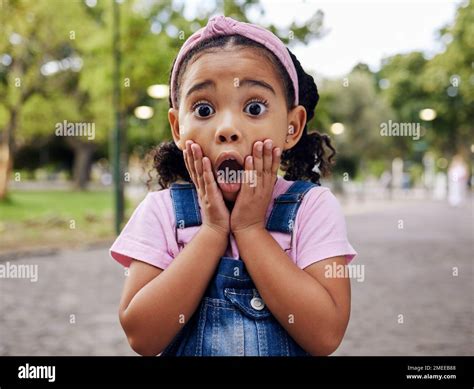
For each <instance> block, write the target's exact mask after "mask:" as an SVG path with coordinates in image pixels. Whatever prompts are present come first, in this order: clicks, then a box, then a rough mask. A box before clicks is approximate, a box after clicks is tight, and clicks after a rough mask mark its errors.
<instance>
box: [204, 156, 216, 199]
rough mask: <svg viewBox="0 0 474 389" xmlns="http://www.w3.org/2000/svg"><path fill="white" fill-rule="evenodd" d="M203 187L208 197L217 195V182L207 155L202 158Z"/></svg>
mask: <svg viewBox="0 0 474 389" xmlns="http://www.w3.org/2000/svg"><path fill="white" fill-rule="evenodd" d="M202 168H203V178H204V188H205V192H206V196H208V198H210V197H212V196H216V195H217V183H216V181H215V180H214V175H213V174H212V170H211V160H210V159H209V158H208V157H203V158H202Z"/></svg>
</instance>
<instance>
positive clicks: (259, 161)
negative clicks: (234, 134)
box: [252, 141, 263, 186]
mask: <svg viewBox="0 0 474 389" xmlns="http://www.w3.org/2000/svg"><path fill="white" fill-rule="evenodd" d="M252 163H253V168H254V169H255V171H256V172H255V173H256V175H257V186H258V185H261V184H262V182H261V181H262V169H263V142H260V141H257V142H255V143H254V145H253V158H252Z"/></svg>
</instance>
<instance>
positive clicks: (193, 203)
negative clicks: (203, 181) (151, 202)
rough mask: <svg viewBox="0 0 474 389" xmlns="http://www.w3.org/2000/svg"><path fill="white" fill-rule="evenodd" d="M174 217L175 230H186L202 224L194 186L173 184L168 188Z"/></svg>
mask: <svg viewBox="0 0 474 389" xmlns="http://www.w3.org/2000/svg"><path fill="white" fill-rule="evenodd" d="M170 193H171V200H172V202H173V208H174V214H175V217H176V228H187V227H193V226H199V225H201V224H202V221H201V213H200V211H199V201H198V197H197V192H196V188H195V187H194V184H191V183H186V184H178V183H173V184H171V187H170Z"/></svg>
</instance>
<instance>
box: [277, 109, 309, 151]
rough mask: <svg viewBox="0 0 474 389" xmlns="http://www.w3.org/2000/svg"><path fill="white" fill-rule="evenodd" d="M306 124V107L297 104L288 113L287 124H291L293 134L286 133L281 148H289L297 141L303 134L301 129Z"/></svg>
mask: <svg viewBox="0 0 474 389" xmlns="http://www.w3.org/2000/svg"><path fill="white" fill-rule="evenodd" d="M305 125H306V109H305V107H303V106H302V105H298V106H296V107H295V108H293V109H292V110H291V111H290V112H289V113H288V126H293V134H287V136H286V139H287V140H288V143H286V142H285V145H284V147H283V150H288V149H291V148H292V147H293V146H294V145H295V144H297V143H298V141H299V140H300V138H301V136H302V135H303V129H304V126H305Z"/></svg>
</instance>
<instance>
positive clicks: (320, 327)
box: [234, 227, 351, 355]
mask: <svg viewBox="0 0 474 389" xmlns="http://www.w3.org/2000/svg"><path fill="white" fill-rule="evenodd" d="M234 236H235V239H236V241H237V245H238V247H239V252H240V255H241V257H242V259H243V260H244V262H245V265H246V267H247V269H248V271H249V273H250V275H251V277H252V279H253V281H254V283H255V285H256V287H257V289H258V291H259V292H260V294H261V296H262V298H263V300H264V302H265V304H266V305H267V306H268V308H269V309H270V311H271V312H272V313H273V315H274V316H275V318H276V319H277V320H278V322H279V323H280V324H281V325H282V326H283V327H284V328H285V329H286V330H287V332H288V333H289V334H290V335H291V337H292V338H293V339H294V340H295V341H296V342H297V343H298V344H299V345H300V346H301V347H303V348H304V349H305V350H306V351H308V352H309V353H310V354H312V355H329V354H331V353H333V352H334V351H335V350H336V348H337V347H338V346H339V344H340V342H341V340H342V338H343V336H344V333H345V330H346V327H347V324H348V321H349V314H350V295H351V294H350V293H351V292H350V280H349V279H348V278H326V277H325V276H324V273H325V268H324V266H325V265H328V264H330V265H332V262H335V263H336V264H337V265H339V264H342V265H345V263H346V260H345V258H344V257H343V256H340V257H333V258H328V259H326V260H322V261H319V262H317V263H314V264H312V265H310V266H308V267H307V268H305V269H304V270H302V269H300V268H298V267H297V266H296V265H295V264H294V263H293V261H292V260H291V258H289V257H288V255H287V254H286V253H285V252H284V251H283V250H282V249H281V247H280V246H279V244H278V243H277V242H276V241H275V240H274V239H273V237H272V236H271V235H270V233H268V231H266V230H265V229H262V228H258V227H255V228H249V229H244V230H240V231H238V232H234ZM256 242H258V244H256Z"/></svg>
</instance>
